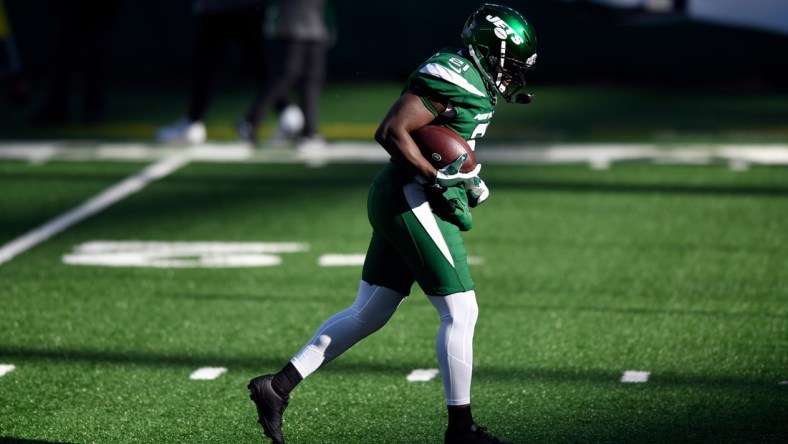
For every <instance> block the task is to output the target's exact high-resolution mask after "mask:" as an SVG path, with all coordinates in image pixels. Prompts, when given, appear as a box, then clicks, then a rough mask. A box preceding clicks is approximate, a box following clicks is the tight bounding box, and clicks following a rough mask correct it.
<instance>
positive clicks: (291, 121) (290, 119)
mask: <svg viewBox="0 0 788 444" xmlns="http://www.w3.org/2000/svg"><path fill="white" fill-rule="evenodd" d="M302 129H304V113H303V112H302V111H301V108H299V107H298V105H294V104H290V105H287V106H286V107H285V108H284V109H283V110H282V113H281V114H279V122H278V123H277V125H276V129H275V130H274V132H273V134H271V136H270V137H268V139H266V141H265V144H266V145H268V146H270V147H274V148H281V147H283V146H285V145H287V144H288V143H290V142H291V141H292V140H293V139H295V138H296V136H298V134H300V133H301V130H302Z"/></svg>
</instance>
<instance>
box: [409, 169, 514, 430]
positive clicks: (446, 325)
mask: <svg viewBox="0 0 788 444" xmlns="http://www.w3.org/2000/svg"><path fill="white" fill-rule="evenodd" d="M403 192H404V196H405V200H406V202H407V206H408V207H409V208H410V211H408V212H405V213H403V221H404V222H405V225H406V226H407V228H408V236H409V237H410V239H412V244H413V246H414V247H415V249H416V250H417V251H418V257H416V256H413V252H408V250H409V248H410V247H408V246H407V245H408V244H407V243H406V242H401V243H398V244H397V245H398V246H400V245H404V246H405V247H404V248H403V249H402V251H403V252H405V254H406V255H409V256H408V257H409V259H408V263H409V264H411V269H412V270H413V273H414V275H415V276H416V280H417V281H418V283H419V286H420V287H421V288H422V290H424V293H425V294H427V295H428V298H429V300H430V302H431V303H432V304H433V305H434V306H435V308H436V309H437V311H438V314H439V316H440V319H441V325H440V328H439V330H438V337H437V340H436V353H437V356H438V366H439V367H440V371H441V375H442V376H443V384H444V392H445V396H446V404H447V406H448V415H449V425H448V427H447V430H446V435H445V442H446V443H475V442H484V443H503V442H502V441H500V440H498V439H497V438H496V437H494V436H492V435H491V434H490V433H488V432H487V431H486V430H485V429H484V428H482V427H479V426H478V425H477V424H476V423H475V422H474V419H473V415H472V414H471V379H472V376H473V334H474V329H475V326H476V320H477V318H478V313H479V310H478V305H477V303H476V293H475V291H474V286H475V284H474V282H473V279H472V278H471V274H470V269H469V267H468V261H467V253H466V251H465V246H464V244H463V242H462V237H461V235H460V230H459V228H458V227H456V226H454V225H452V224H451V223H448V222H446V221H444V220H442V219H440V218H438V217H435V216H434V214H432V211H431V209H430V207H429V205H428V204H427V203H426V201H427V197H426V194H425V193H424V190H423V188H422V187H421V186H418V185H415V184H412V185H406V186H405V187H404V189H403Z"/></svg>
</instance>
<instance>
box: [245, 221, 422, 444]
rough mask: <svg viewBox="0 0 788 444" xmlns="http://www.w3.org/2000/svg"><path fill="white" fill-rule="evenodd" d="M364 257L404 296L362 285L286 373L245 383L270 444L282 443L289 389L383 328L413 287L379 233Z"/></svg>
mask: <svg viewBox="0 0 788 444" xmlns="http://www.w3.org/2000/svg"><path fill="white" fill-rule="evenodd" d="M386 257H389V260H386ZM367 258H368V259H367V261H366V262H365V270H368V271H369V272H370V273H371V274H373V275H376V276H384V275H386V274H390V273H392V272H393V273H394V274H396V275H397V276H396V279H400V280H401V281H402V282H406V283H405V284H399V285H394V286H395V287H397V288H404V289H406V291H397V290H393V289H391V288H387V287H385V286H381V285H375V284H370V283H368V282H366V281H364V280H362V281H361V282H360V283H359V290H358V294H357V295H356V299H355V301H354V302H353V304H352V305H351V306H350V307H348V308H346V309H344V310H342V311H340V312H338V313H336V314H335V315H333V316H331V317H330V318H328V319H326V320H325V321H324V322H323V323H322V325H321V326H320V327H319V328H318V329H317V332H315V334H314V335H313V336H312V338H311V339H310V340H309V341H307V343H306V344H305V345H304V346H303V347H302V348H301V350H300V351H299V352H298V353H297V354H296V355H295V356H293V358H292V359H291V360H290V362H288V363H287V365H285V366H284V368H282V369H281V370H280V371H279V372H277V373H276V374H273V375H263V376H260V377H257V378H254V379H252V380H251V381H250V382H249V386H248V387H249V390H250V391H251V395H250V397H251V398H252V400H253V401H254V402H255V405H256V406H257V413H258V418H259V420H258V421H259V422H260V424H261V425H262V426H263V430H264V431H265V434H266V435H267V436H269V437H271V439H272V440H273V442H274V443H281V442H284V439H283V437H282V414H283V413H284V410H285V408H286V407H287V402H288V399H289V395H290V393H291V392H292V391H293V389H294V388H295V387H296V386H297V385H298V384H299V383H300V382H301V381H302V380H303V379H304V378H306V377H307V376H309V375H310V374H312V373H313V372H315V371H316V370H317V369H319V368H320V367H322V366H323V365H325V364H327V363H328V362H330V361H331V360H333V359H334V358H336V357H338V356H339V355H341V354H342V353H344V352H345V351H347V350H348V349H349V348H351V347H352V346H353V345H355V344H356V343H357V342H359V341H360V340H362V339H364V338H365V337H367V336H369V335H370V334H372V333H374V332H375V331H377V330H378V329H380V328H381V327H382V326H383V325H385V324H386V322H387V321H388V320H389V319H390V318H391V316H392V315H393V314H394V312H395V311H396V310H397V307H398V306H399V304H400V303H401V302H402V300H403V299H404V298H405V296H406V294H407V291H409V289H410V286H412V285H413V276H412V275H411V274H410V272H409V271H408V269H407V267H406V266H405V264H404V263H398V262H399V261H398V260H397V257H396V252H395V251H394V250H393V247H392V246H391V245H389V244H388V243H387V241H385V239H383V238H382V237H381V236H379V235H378V234H377V233H373V236H372V240H371V241H370V247H369V249H368V251H367ZM396 279H395V280H392V279H390V278H383V280H384V281H386V282H395V281H396Z"/></svg>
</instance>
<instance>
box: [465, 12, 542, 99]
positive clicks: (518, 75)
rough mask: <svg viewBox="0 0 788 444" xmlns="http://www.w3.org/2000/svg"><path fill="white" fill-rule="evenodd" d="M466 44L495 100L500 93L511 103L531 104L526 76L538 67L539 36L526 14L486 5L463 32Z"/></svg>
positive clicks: (474, 14)
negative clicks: (535, 65) (524, 91)
mask: <svg viewBox="0 0 788 444" xmlns="http://www.w3.org/2000/svg"><path fill="white" fill-rule="evenodd" d="M462 43H463V45H465V48H466V49H467V51H468V53H469V54H470V56H471V59H472V60H473V62H474V63H475V64H476V67H477V68H478V69H479V71H481V73H482V77H483V78H484V80H485V83H487V88H488V90H489V91H490V95H491V97H492V100H493V101H495V99H496V96H497V93H501V95H502V96H503V97H504V99H506V101H507V102H511V101H512V98H514V99H515V102H516V103H528V102H530V101H531V95H530V94H517V96H515V94H516V93H517V91H519V90H520V89H521V88H522V87H523V86H525V73H526V71H528V70H529V69H531V68H533V66H534V64H535V63H536V32H535V31H534V28H533V26H531V24H530V23H529V22H528V20H526V19H525V18H524V17H523V16H522V14H520V13H519V12H517V11H515V10H514V9H512V8H509V7H507V6H500V5H494V4H491V3H485V4H484V5H482V7H481V8H479V9H477V10H476V11H475V12H474V13H473V14H471V16H470V17H468V20H466V22H465V26H464V27H463V29H462Z"/></svg>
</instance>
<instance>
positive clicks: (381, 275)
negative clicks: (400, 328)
mask: <svg viewBox="0 0 788 444" xmlns="http://www.w3.org/2000/svg"><path fill="white" fill-rule="evenodd" d="M367 214H368V216H369V222H370V224H371V225H372V229H373V232H372V239H371V240H370V243H369V248H368V249H367V255H366V260H365V262H364V269H363V272H362V279H363V280H364V281H366V282H368V283H370V284H372V285H380V286H382V287H387V288H391V289H392V290H395V291H397V292H400V293H402V294H405V295H408V294H410V291H411V287H412V286H413V283H414V282H418V284H419V286H420V287H421V289H422V290H423V291H424V293H425V294H426V295H428V296H446V295H450V294H454V293H462V292H466V291H470V290H473V289H474V283H473V279H472V278H471V274H470V270H469V269H468V256H467V253H466V251H465V245H464V244H463V241H462V237H461V235H460V230H459V228H457V227H456V226H455V225H453V224H451V223H449V222H446V221H444V220H442V219H440V218H438V217H436V216H435V215H434V214H433V213H432V210H431V208H430V205H429V203H428V202H427V197H426V195H425V192H424V188H423V186H421V185H419V184H416V183H409V184H407V185H405V186H404V187H403V188H402V189H401V190H395V191H393V192H390V193H387V192H386V190H383V189H381V188H380V187H377V186H376V185H374V184H373V185H372V187H370V191H369V196H368V200H367Z"/></svg>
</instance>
